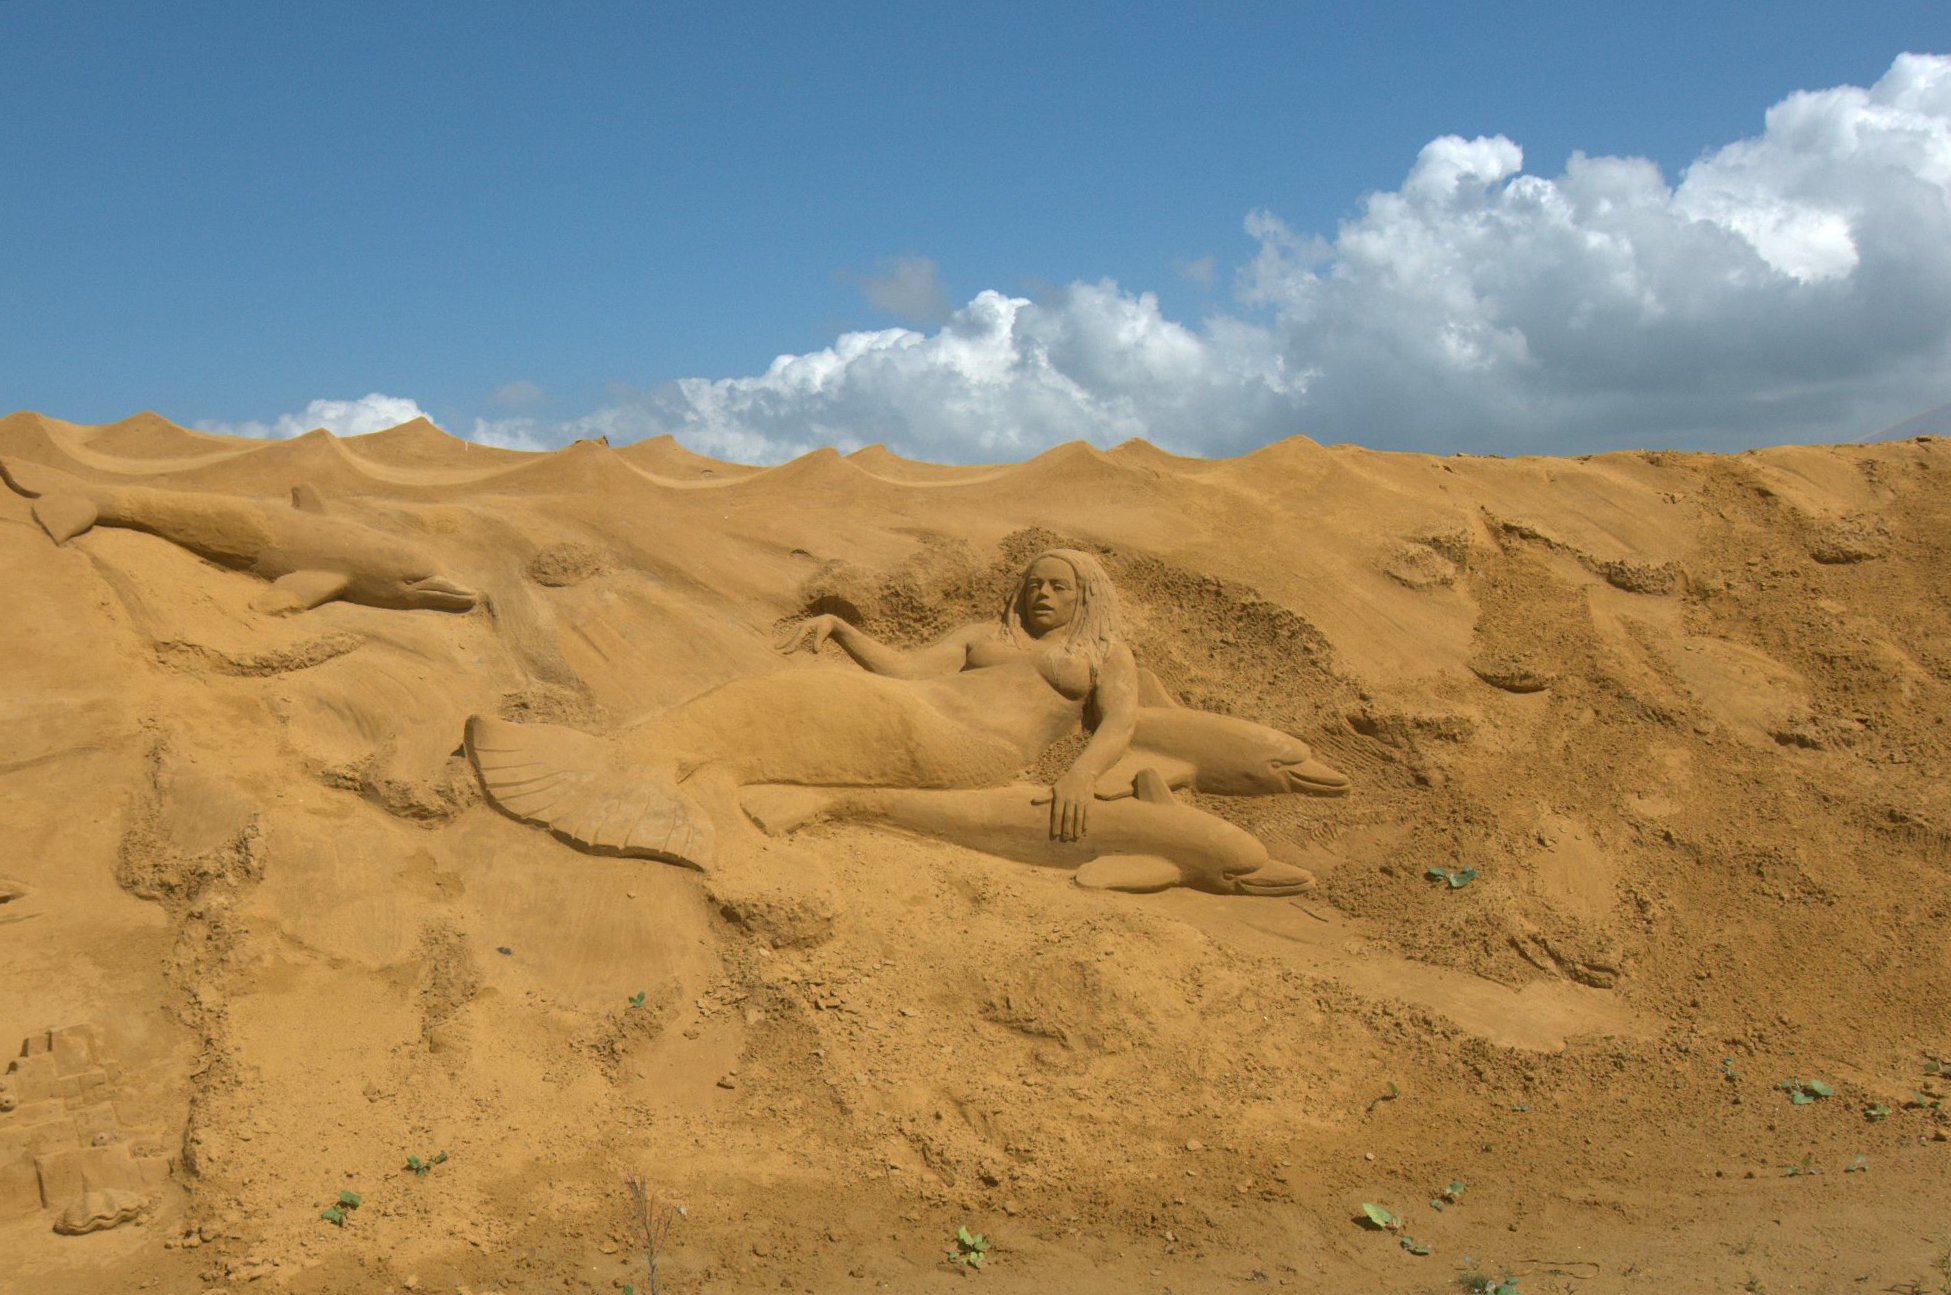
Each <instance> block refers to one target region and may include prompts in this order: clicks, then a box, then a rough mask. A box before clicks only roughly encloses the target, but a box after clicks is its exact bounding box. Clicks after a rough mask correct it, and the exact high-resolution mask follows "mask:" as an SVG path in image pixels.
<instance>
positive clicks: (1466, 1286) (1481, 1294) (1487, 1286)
mask: <svg viewBox="0 0 1951 1295" xmlns="http://www.w3.org/2000/svg"><path fill="white" fill-rule="evenodd" d="M1456 1284H1457V1285H1458V1286H1460V1287H1461V1288H1463V1290H1465V1291H1466V1292H1468V1295H1519V1293H1518V1289H1517V1278H1516V1277H1514V1276H1513V1275H1511V1274H1510V1273H1505V1274H1504V1275H1503V1276H1502V1277H1501V1278H1498V1277H1486V1276H1484V1275H1483V1274H1482V1273H1459V1274H1458V1275H1457V1279H1456Z"/></svg>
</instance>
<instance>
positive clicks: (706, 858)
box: [467, 715, 717, 870]
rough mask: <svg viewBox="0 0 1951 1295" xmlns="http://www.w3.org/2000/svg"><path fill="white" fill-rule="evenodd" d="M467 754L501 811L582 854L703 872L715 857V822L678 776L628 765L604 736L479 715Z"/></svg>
mask: <svg viewBox="0 0 1951 1295" xmlns="http://www.w3.org/2000/svg"><path fill="white" fill-rule="evenodd" d="M467 756H468V759H469V760H471V761H472V762H473V764H474V770H475V772H476V773H478V774H479V775H480V776H481V786H482V789H483V790H484V791H486V792H487V793H488V799H489V800H491V801H493V802H494V804H495V805H496V807H498V808H499V809H501V810H502V811H503V812H504V813H506V814H508V815H509V816H510V817H511V818H518V819H520V820H521V821H522V822H524V823H533V824H534V825H536V826H537V827H542V828H547V829H548V830H549V831H550V832H552V833H554V834H555V835H556V836H558V837H560V838H562V839H563V840H565V841H567V842H569V843H570V844H571V845H574V846H576V847H577V848H578V849H581V850H586V851H588V852H589V853H591V854H607V855H616V856H621V857H623V858H627V859H658V860H662V861H663V862H665V863H675V864H681V865H683V866H684V867H687V868H697V869H700V870H702V869H704V868H705V867H706V866H707V865H708V864H710V862H711V860H712V854H713V851H714V849H715V845H716V840H717V833H716V830H715V829H714V828H713V826H712V822H711V818H710V816H709V815H707V814H706V813H705V811H704V809H703V808H702V807H701V806H700V805H699V804H698V803H697V802H696V801H695V800H693V799H692V798H691V797H690V796H687V795H686V794H685V793H684V792H683V791H681V790H679V789H678V786H677V782H676V779H675V778H674V776H673V775H672V772H671V771H670V770H667V769H659V768H657V767H656V766H654V765H644V764H632V763H626V762H624V761H621V760H619V759H618V758H617V756H616V754H615V752H614V750H613V748H612V747H611V744H610V743H608V742H606V741H604V740H603V739H602V738H599V737H592V736H591V735H590V734H588V733H579V732H577V731H576V730H575V729H572V728H563V727H561V726H560V725H556V724H511V723H508V722H507V721H506V720H499V719H490V718H488V717H487V716H485V715H475V716H472V717H470V718H469V720H468V722H467Z"/></svg>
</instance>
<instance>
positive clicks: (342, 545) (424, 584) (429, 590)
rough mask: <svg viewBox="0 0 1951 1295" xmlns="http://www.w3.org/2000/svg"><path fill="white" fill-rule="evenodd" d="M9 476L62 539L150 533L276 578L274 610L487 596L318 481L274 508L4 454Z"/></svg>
mask: <svg viewBox="0 0 1951 1295" xmlns="http://www.w3.org/2000/svg"><path fill="white" fill-rule="evenodd" d="M0 479H4V480H5V481H6V483H7V484H8V485H9V486H10V487H12V488H13V490H14V492H15V493H16V494H20V495H24V496H26V497H27V498H29V499H32V500H33V501H34V520H36V521H37V522H39V523H40V524H41V529H43V530H45V531H46V532H47V534H48V537H49V538H50V539H52V540H53V541H54V542H55V543H56V544H65V543H67V542H68V541H69V540H71V539H73V538H74V537H75V536H77V535H80V534H82V533H83V532H84V531H87V530H89V529H90V528H92V527H95V526H120V527H126V528H128V529H130V530H138V531H147V532H149V533H150V534H152V535H159V536H161V537H162V538H163V539H166V540H168V541H169V542H170V543H172V544H177V545H181V546H182V547H183V548H186V549H188V550H190V551H191V552H193V553H195V554H197V555H198V556H200V557H204V558H208V559H209V560H211V561H212V562H216V563H220V564H221V565H223V566H227V567H231V568H234V569H236V570H240V571H250V572H253V573H255V574H256V575H259V576H262V577H263V578H264V579H266V580H269V581H270V582H271V586H270V588H268V589H266V590H265V591H264V592H263V593H262V594H260V595H259V596H258V597H257V599H256V600H255V602H254V606H255V607H256V609H257V610H259V611H262V612H267V613H270V614H272V615H283V614H288V613H291V612H300V611H309V610H310V609H312V608H314V607H317V606H318V605H320V604H321V603H327V602H331V601H332V600H333V599H335V598H336V599H343V600H345V601H346V602H353V603H363V604H365V605H367V606H369V607H387V608H399V609H409V608H430V609H433V610H436V611H466V610H468V609H469V608H471V607H473V606H474V605H475V603H476V602H478V601H479V596H478V595H477V594H476V593H475V592H474V591H473V590H472V589H469V588H468V587H467V586H465V585H463V584H460V583H458V582H456V581H454V580H452V579H450V578H448V577H447V576H444V575H441V574H440V573H439V570H438V564H437V562H436V561H435V559H434V558H433V557H432V555H430V554H429V553H427V552H425V551H424V550H422V549H421V548H420V547H419V546H417V545H414V544H411V543H409V542H407V541H405V540H402V539H400V538H398V537H396V536H391V535H384V534H381V533H380V532H379V531H376V530H374V529H372V528H371V527H368V526H364V525H361V524H360V523H357V522H353V521H349V520H347V519H345V518H342V517H335V516H333V515H331V514H330V513H329V512H327V511H326V509H325V506H324V502H323V501H322V500H321V499H320V498H319V496H318V493H317V492H316V491H315V490H313V489H311V488H310V487H308V486H297V487H295V488H293V490H292V492H291V507H289V508H266V507H263V506H261V505H259V504H256V503H253V502H251V501H250V500H246V499H238V498H234V497H231V496H228V495H213V494H204V493H198V492H192V491H181V490H157V489H153V488H150V487H144V486H121V485H116V486H109V485H100V484H96V483H93V482H87V481H83V480H81V479H80V478H78V477H73V476H70V475H68V474H67V473H65V472H62V471H60V470H58V469H55V468H49V467H44V466H41V465H39V464H30V463H24V462H20V461H18V460H15V461H11V462H0Z"/></svg>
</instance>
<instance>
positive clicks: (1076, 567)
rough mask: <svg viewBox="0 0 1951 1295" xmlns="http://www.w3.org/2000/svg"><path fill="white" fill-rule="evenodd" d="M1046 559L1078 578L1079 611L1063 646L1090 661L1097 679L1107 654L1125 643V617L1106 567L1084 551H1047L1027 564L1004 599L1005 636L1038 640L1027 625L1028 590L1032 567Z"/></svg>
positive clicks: (1067, 628)
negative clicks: (1026, 598) (1025, 620)
mask: <svg viewBox="0 0 1951 1295" xmlns="http://www.w3.org/2000/svg"><path fill="white" fill-rule="evenodd" d="M1045 558H1056V559H1057V560H1058V561H1059V562H1063V563H1065V564H1066V565H1068V566H1069V567H1070V569H1071V572H1072V573H1073V574H1074V575H1075V576H1076V577H1077V610H1076V611H1075V612H1073V613H1072V614H1071V617H1070V624H1068V625H1066V626H1064V628H1063V630H1062V631H1061V633H1062V635H1063V638H1062V640H1061V646H1062V648H1063V650H1064V651H1066V652H1075V653H1078V654H1080V655H1082V656H1083V657H1084V659H1085V660H1087V661H1089V662H1090V663H1091V675H1092V677H1093V678H1095V677H1096V675H1097V668H1098V666H1099V665H1101V664H1103V662H1104V658H1105V656H1106V654H1107V653H1109V652H1110V650H1111V648H1112V647H1113V646H1114V645H1116V644H1119V643H1122V642H1124V641H1125V614H1124V608H1123V607H1121V606H1119V604H1118V591H1117V590H1116V589H1115V588H1113V587H1112V585H1111V576H1110V574H1109V573H1107V572H1106V571H1105V569H1104V564H1103V563H1101V562H1099V561H1098V560H1097V559H1096V558H1095V557H1093V556H1091V555H1090V554H1089V553H1085V552H1083V551H1082V550H1081V549H1045V550H1044V551H1043V552H1041V553H1039V554H1037V555H1036V556H1035V557H1033V558H1031V559H1030V560H1029V561H1028V562H1026V563H1024V564H1023V573H1022V574H1021V575H1020V576H1018V577H1017V578H1016V584H1015V586H1014V587H1013V588H1011V589H1010V591H1009V596H1008V597H1007V598H1006V599H1004V600H1003V614H1002V636H1003V637H1004V638H1006V639H1008V640H1010V641H1011V642H1012V643H1020V642H1022V641H1023V640H1024V639H1028V638H1034V637H1035V636H1034V635H1032V634H1031V633H1030V631H1029V627H1028V626H1027V625H1026V624H1025V623H1024V617H1023V611H1024V608H1023V599H1024V590H1025V587H1026V585H1027V583H1028V581H1029V578H1030V568H1032V567H1034V566H1035V565H1036V564H1037V563H1039V562H1041V561H1043V559H1045Z"/></svg>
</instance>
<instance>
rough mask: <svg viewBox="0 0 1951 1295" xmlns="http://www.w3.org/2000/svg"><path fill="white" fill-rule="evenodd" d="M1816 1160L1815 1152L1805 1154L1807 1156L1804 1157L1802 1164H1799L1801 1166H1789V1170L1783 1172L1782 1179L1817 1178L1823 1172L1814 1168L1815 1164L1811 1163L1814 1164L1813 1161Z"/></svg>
mask: <svg viewBox="0 0 1951 1295" xmlns="http://www.w3.org/2000/svg"><path fill="white" fill-rule="evenodd" d="M1814 1160H1815V1152H1813V1151H1811V1152H1808V1153H1807V1154H1805V1155H1804V1156H1803V1157H1802V1163H1801V1164H1799V1165H1790V1166H1789V1167H1788V1168H1786V1169H1784V1170H1782V1177H1784V1178H1814V1177H1815V1176H1816V1175H1818V1174H1820V1173H1821V1172H1822V1170H1820V1169H1817V1168H1816V1167H1815V1166H1814V1164H1813V1163H1811V1162H1812V1161H1814Z"/></svg>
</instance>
